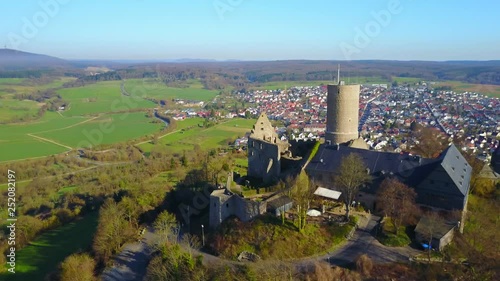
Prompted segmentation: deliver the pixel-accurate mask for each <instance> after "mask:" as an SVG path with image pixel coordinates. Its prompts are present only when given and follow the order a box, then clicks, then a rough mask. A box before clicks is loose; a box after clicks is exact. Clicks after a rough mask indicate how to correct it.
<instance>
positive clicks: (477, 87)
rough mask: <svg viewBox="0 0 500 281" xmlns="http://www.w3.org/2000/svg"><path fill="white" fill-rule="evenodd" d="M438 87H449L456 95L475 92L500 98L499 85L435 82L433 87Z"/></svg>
mask: <svg viewBox="0 0 500 281" xmlns="http://www.w3.org/2000/svg"><path fill="white" fill-rule="evenodd" d="M440 86H450V87H451V89H452V90H453V91H455V92H458V93H463V92H476V93H481V94H484V95H487V96H490V97H497V98H500V85H487V84H470V83H464V82H460V81H442V82H436V84H435V87H440Z"/></svg>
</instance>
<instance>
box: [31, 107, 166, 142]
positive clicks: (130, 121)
mask: <svg viewBox="0 0 500 281" xmlns="http://www.w3.org/2000/svg"><path fill="white" fill-rule="evenodd" d="M152 121H153V119H152V118H148V117H146V115H145V113H144V112H133V113H120V114H105V115H102V116H100V117H98V118H95V119H92V120H90V121H89V122H86V123H82V124H80V125H77V126H73V127H69V128H66V129H65V128H61V129H56V130H52V131H49V132H44V133H40V134H36V135H37V136H40V137H43V138H50V139H51V140H54V141H56V142H58V143H61V144H64V145H68V146H71V147H74V148H79V147H87V146H88V144H92V146H95V145H99V144H111V143H118V142H124V141H127V140H130V139H135V138H139V137H141V136H143V135H148V134H151V133H154V132H157V131H159V130H160V129H161V128H162V127H163V126H164V125H163V123H152Z"/></svg>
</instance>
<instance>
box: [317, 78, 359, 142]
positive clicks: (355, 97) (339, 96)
mask: <svg viewBox="0 0 500 281" xmlns="http://www.w3.org/2000/svg"><path fill="white" fill-rule="evenodd" d="M359 92H360V86H359V85H344V83H343V82H340V83H339V84H338V85H328V96H327V109H326V110H327V123H326V132H325V141H326V142H330V143H331V144H341V143H346V142H348V141H351V140H355V139H357V138H358V136H359V133H358V126H359V125H358V124H359V120H358V119H359Z"/></svg>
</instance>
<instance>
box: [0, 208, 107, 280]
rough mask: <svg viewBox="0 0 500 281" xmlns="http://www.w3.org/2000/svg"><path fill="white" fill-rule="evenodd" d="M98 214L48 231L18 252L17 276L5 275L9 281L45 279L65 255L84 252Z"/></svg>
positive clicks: (90, 239)
mask: <svg viewBox="0 0 500 281" xmlns="http://www.w3.org/2000/svg"><path fill="white" fill-rule="evenodd" d="M97 218H98V214H97V212H94V213H91V214H88V215H87V216H86V217H84V218H83V219H81V220H78V221H75V222H72V223H69V224H67V225H65V226H62V227H59V228H57V229H54V230H51V231H48V232H46V233H44V234H42V235H41V236H40V237H38V238H37V239H36V240H35V241H33V242H32V243H31V244H30V245H28V246H27V247H24V248H23V249H21V250H19V251H17V253H16V255H17V261H16V274H10V273H4V274H3V275H0V278H7V279H3V280H10V281H17V280H19V281H26V280H44V277H45V276H46V275H47V274H48V273H50V272H52V271H54V270H56V269H57V266H58V265H59V263H61V262H62V261H63V260H64V259H65V258H66V257H67V256H69V255H71V254H73V253H75V252H77V251H79V250H85V249H87V248H88V247H89V246H90V245H91V243H92V239H93V236H94V232H95V230H96V227H97Z"/></svg>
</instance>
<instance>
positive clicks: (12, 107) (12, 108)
mask: <svg viewBox="0 0 500 281" xmlns="http://www.w3.org/2000/svg"><path fill="white" fill-rule="evenodd" d="M39 108H40V104H39V103H37V102H36V101H31V100H23V101H21V100H16V99H11V98H6V97H4V98H1V97H0V122H5V121H10V120H13V119H17V118H22V117H25V118H32V117H36V116H37V113H38V109H39Z"/></svg>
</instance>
